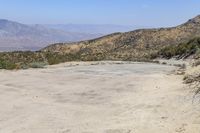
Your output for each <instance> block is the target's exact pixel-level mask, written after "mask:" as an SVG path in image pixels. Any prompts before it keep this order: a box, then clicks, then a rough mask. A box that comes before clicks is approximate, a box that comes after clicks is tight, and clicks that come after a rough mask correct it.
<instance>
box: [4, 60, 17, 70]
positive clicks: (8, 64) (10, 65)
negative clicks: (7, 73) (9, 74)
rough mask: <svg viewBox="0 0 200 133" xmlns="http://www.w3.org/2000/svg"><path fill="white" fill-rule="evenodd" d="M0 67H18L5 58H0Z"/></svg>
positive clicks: (9, 68)
mask: <svg viewBox="0 0 200 133" xmlns="http://www.w3.org/2000/svg"><path fill="white" fill-rule="evenodd" d="M0 69H8V70H12V69H16V64H15V63H12V62H9V61H5V60H0Z"/></svg>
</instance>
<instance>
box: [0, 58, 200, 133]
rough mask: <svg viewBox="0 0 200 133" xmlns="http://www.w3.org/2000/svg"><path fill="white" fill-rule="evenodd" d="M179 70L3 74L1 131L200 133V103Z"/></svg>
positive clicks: (119, 67)
mask: <svg viewBox="0 0 200 133" xmlns="http://www.w3.org/2000/svg"><path fill="white" fill-rule="evenodd" d="M77 64H78V65H77ZM173 69H175V68H174V67H170V66H163V65H157V64H145V63H131V64H127V63H125V64H121V63H119V62H117V63H116V62H115V63H113V62H92V63H66V64H61V65H57V66H51V67H48V68H46V69H29V70H20V71H0V133H200V103H199V102H198V100H197V99H196V100H193V92H191V90H190V89H188V88H187V87H186V86H185V85H184V84H182V77H181V76H177V75H173V74H172V73H171V71H172V70H173Z"/></svg>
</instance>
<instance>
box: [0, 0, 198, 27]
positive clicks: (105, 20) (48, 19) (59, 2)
mask: <svg viewBox="0 0 200 133" xmlns="http://www.w3.org/2000/svg"><path fill="white" fill-rule="evenodd" d="M199 14H200V0H0V18H1V19H9V20H13V21H18V22H21V23H25V24H69V23H71V24H116V25H132V26H150V27H163V26H175V25H178V24H181V23H183V22H185V21H187V20H188V19H190V18H193V17H195V16H197V15H199Z"/></svg>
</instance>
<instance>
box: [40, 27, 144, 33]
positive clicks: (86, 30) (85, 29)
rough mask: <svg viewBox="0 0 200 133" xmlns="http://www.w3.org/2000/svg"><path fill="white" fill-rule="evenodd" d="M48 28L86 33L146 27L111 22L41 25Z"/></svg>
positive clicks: (113, 31) (112, 31)
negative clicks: (112, 23)
mask: <svg viewBox="0 0 200 133" xmlns="http://www.w3.org/2000/svg"><path fill="white" fill-rule="evenodd" d="M43 26H46V27H48V28H53V29H57V30H63V31H67V32H80V31H81V32H83V33H88V34H104V35H105V34H111V33H115V32H128V31H131V30H134V29H139V28H147V27H144V26H125V25H111V24H102V25H98V24H57V25H43Z"/></svg>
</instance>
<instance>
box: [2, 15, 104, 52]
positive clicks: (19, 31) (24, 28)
mask: <svg viewBox="0 0 200 133" xmlns="http://www.w3.org/2000/svg"><path fill="white" fill-rule="evenodd" d="M99 36H101V35H100V34H98V35H97V34H87V33H75V32H65V31H61V30H56V29H50V28H47V27H44V26H41V25H32V26H30V25H26V24H22V23H18V22H15V21H10V20H6V19H0V51H13V50H39V49H41V48H42V47H45V46H47V45H49V44H53V43H58V42H73V41H80V40H88V39H92V38H96V37H99Z"/></svg>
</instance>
